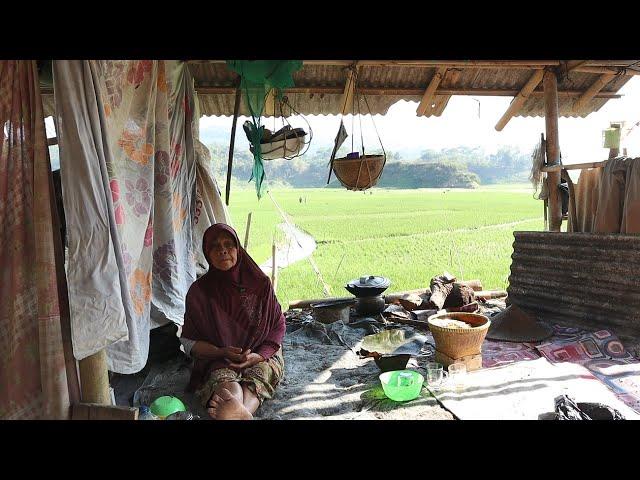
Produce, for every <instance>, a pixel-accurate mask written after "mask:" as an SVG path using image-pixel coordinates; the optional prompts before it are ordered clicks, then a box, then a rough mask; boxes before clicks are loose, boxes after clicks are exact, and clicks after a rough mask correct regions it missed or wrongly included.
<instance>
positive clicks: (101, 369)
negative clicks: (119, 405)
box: [78, 350, 111, 405]
mask: <svg viewBox="0 0 640 480" xmlns="http://www.w3.org/2000/svg"><path fill="white" fill-rule="evenodd" d="M78 364H79V367H80V390H81V395H82V402H83V403H97V404H99V405H111V394H110V393H109V371H108V370H107V352H106V350H100V351H99V352H98V353H94V354H93V355H91V356H90V357H87V358H83V359H82V360H80V361H79V362H78Z"/></svg>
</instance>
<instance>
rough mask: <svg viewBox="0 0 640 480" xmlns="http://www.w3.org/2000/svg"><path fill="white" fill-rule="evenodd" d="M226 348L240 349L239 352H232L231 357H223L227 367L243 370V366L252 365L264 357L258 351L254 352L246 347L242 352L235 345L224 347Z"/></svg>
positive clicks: (261, 360) (262, 360)
mask: <svg viewBox="0 0 640 480" xmlns="http://www.w3.org/2000/svg"><path fill="white" fill-rule="evenodd" d="M226 348H227V349H233V350H237V351H240V353H233V357H231V358H230V357H225V358H226V359H227V363H228V364H229V368H233V369H234V370H244V369H245V368H249V367H253V366H254V365H256V364H258V363H260V362H264V358H263V357H262V355H260V354H259V353H254V352H252V351H251V349H247V350H245V351H244V352H243V351H241V350H240V349H239V348H236V347H226Z"/></svg>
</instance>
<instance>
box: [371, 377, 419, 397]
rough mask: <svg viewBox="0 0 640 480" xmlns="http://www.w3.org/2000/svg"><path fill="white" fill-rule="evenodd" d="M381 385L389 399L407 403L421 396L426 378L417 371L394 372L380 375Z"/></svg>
mask: <svg viewBox="0 0 640 480" xmlns="http://www.w3.org/2000/svg"><path fill="white" fill-rule="evenodd" d="M379 378H380V383H382V389H383V390H384V393H385V395H386V396H387V397H389V398H390V399H391V400H395V401H396V402H406V401H407V400H413V399H414V398H418V396H420V390H422V384H423V382H424V377H423V376H422V375H420V373H418V372H416V371H415V370H393V371H391V372H384V373H381V374H380V377H379Z"/></svg>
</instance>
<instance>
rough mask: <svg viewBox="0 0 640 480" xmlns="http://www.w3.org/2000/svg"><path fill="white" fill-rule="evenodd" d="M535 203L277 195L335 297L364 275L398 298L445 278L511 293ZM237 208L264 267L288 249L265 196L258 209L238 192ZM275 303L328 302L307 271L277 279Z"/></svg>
mask: <svg viewBox="0 0 640 480" xmlns="http://www.w3.org/2000/svg"><path fill="white" fill-rule="evenodd" d="M532 193H533V192H532V189H531V188H530V187H529V186H527V185H505V186H492V187H488V188H480V189H476V190H458V189H418V190H384V189H373V190H370V191H367V192H350V191H347V190H336V189H282V190H272V191H271V194H272V196H273V197H274V199H275V200H276V201H277V202H278V204H279V205H280V207H281V208H282V209H283V210H284V211H285V212H286V213H287V214H288V215H289V221H290V222H291V223H293V224H294V225H296V226H297V227H298V228H299V229H301V230H303V231H305V232H307V233H308V234H310V235H311V236H313V237H314V238H315V240H316V242H317V244H318V248H317V249H316V250H315V252H314V253H313V259H314V260H315V262H316V263H317V265H318V268H319V269H320V272H321V274H322V277H323V278H324V281H325V282H326V283H327V284H329V286H330V288H331V294H332V295H333V296H347V295H349V293H348V292H347V291H346V290H345V289H344V285H345V283H346V282H348V281H349V280H351V279H353V278H357V277H360V276H362V275H382V276H385V277H388V278H390V279H391V282H392V283H391V287H390V288H389V290H388V291H389V292H391V291H401V290H409V289H415V288H423V287H428V286H429V280H430V279H431V277H433V276H434V275H438V274H441V273H442V272H443V271H445V270H446V271H448V272H450V273H452V274H454V275H456V276H457V277H458V278H462V279H473V278H477V279H480V280H481V281H482V284H483V287H484V288H486V289H506V287H507V281H508V280H507V279H508V276H509V267H510V265H511V252H512V243H513V231H514V230H542V229H543V212H542V202H541V201H539V200H534V199H533V197H532ZM301 200H302V201H301ZM230 203H231V205H230V213H231V218H232V222H233V225H234V227H235V228H236V230H237V231H238V234H239V236H240V238H241V240H244V235H245V229H246V221H247V214H248V213H249V212H253V214H252V222H251V229H250V237H249V248H248V250H249V253H250V254H251V256H252V257H253V258H254V260H256V262H257V263H259V264H260V263H262V262H264V261H265V260H267V259H268V258H269V257H270V256H271V249H272V242H273V241H274V239H275V241H276V243H279V244H281V243H282V242H283V235H282V233H281V232H280V231H279V230H278V229H277V228H276V225H277V224H279V223H282V221H283V220H282V217H281V216H280V214H279V213H278V211H277V210H276V208H275V206H274V204H273V203H272V201H271V200H270V198H269V197H268V196H267V195H266V194H265V195H264V196H263V197H262V199H261V200H260V201H258V200H257V198H256V194H255V190H253V189H251V190H249V189H245V190H235V191H234V190H233V189H232V191H231V201H230ZM277 295H278V298H279V300H280V303H281V304H282V306H283V307H284V308H285V309H286V308H287V305H288V302H289V301H291V300H294V299H303V298H321V297H322V296H323V291H322V283H321V282H320V280H319V279H318V277H317V275H316V274H315V273H314V271H313V269H312V268H311V265H310V263H309V261H307V260H306V259H305V260H300V261H299V262H296V263H294V264H292V265H290V266H288V267H286V268H284V269H281V270H280V273H279V278H278V287H277Z"/></svg>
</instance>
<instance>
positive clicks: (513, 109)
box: [495, 70, 544, 132]
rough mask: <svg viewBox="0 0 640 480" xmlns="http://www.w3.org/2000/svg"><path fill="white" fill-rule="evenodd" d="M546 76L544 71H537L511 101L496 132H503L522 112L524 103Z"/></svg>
mask: <svg viewBox="0 0 640 480" xmlns="http://www.w3.org/2000/svg"><path fill="white" fill-rule="evenodd" d="M543 76H544V70H537V71H536V72H535V73H534V74H533V75H531V78H529V81H528V82H527V83H526V84H525V86H524V87H522V90H520V93H518V95H517V96H516V97H515V98H514V99H513V100H512V101H511V104H510V105H509V108H507V111H506V112H504V114H503V115H502V117H501V118H500V120H498V123H497V124H496V127H495V128H496V130H497V131H499V132H500V131H502V129H503V128H504V127H505V125H506V124H507V123H508V122H509V120H511V118H512V117H513V116H514V115H515V114H516V113H518V111H520V107H522V105H523V104H524V102H525V101H526V100H527V98H529V95H530V94H531V92H533V90H534V89H535V88H536V87H537V86H538V84H539V83H540V82H541V81H542V77H543Z"/></svg>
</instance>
